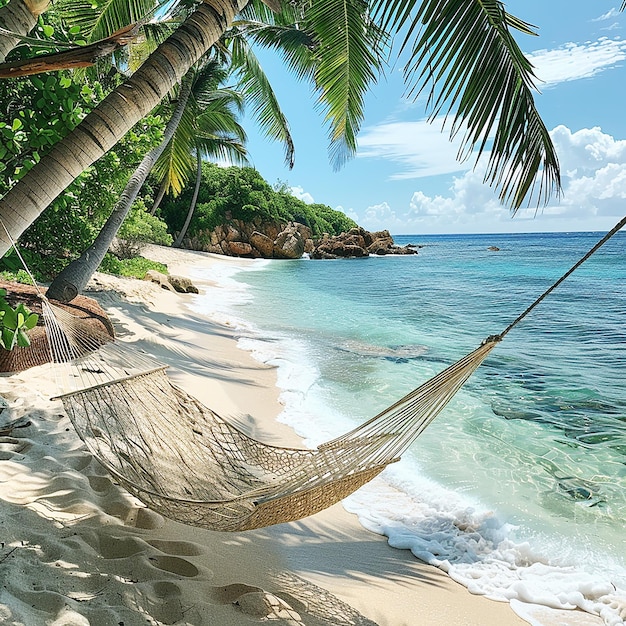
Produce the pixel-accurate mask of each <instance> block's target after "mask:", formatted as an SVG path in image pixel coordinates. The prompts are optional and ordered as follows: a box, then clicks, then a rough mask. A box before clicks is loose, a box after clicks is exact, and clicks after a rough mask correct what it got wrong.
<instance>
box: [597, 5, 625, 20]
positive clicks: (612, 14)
mask: <svg viewBox="0 0 626 626" xmlns="http://www.w3.org/2000/svg"><path fill="white" fill-rule="evenodd" d="M619 14H620V12H619V10H618V9H617V8H615V7H613V8H612V9H609V10H608V11H607V12H606V13H604V14H603V15H601V16H600V17H596V18H594V19H592V20H591V21H592V22H603V21H604V20H610V19H611V18H613V17H617V16H618V15H619Z"/></svg>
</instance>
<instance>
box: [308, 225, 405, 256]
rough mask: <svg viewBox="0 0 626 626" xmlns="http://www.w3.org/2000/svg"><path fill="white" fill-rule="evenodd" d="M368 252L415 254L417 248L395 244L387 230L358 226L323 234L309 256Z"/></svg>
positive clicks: (368, 253) (363, 254)
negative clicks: (335, 233)
mask: <svg viewBox="0 0 626 626" xmlns="http://www.w3.org/2000/svg"><path fill="white" fill-rule="evenodd" d="M370 254H377V255H385V254H417V250H415V248H414V247H412V246H397V245H396V244H395V243H394V241H393V237H392V236H391V235H390V233H389V231H388V230H382V231H378V232H373V233H372V232H369V231H367V230H365V229H364V228H361V227H359V228H352V229H350V230H349V231H347V232H345V233H342V234H341V235H337V236H335V237H330V236H329V235H325V236H324V237H322V239H321V240H320V241H318V243H317V246H315V248H314V249H313V251H312V252H311V258H313V259H336V258H340V257H352V258H354V257H366V256H369V255H370Z"/></svg>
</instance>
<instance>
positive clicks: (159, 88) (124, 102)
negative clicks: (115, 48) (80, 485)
mask: <svg viewBox="0 0 626 626" xmlns="http://www.w3.org/2000/svg"><path fill="white" fill-rule="evenodd" d="M246 4H247V0H222V1H220V0H208V1H207V2H205V3H204V4H201V5H200V6H199V7H198V8H197V9H196V11H195V12H194V13H193V14H192V15H191V16H190V17H189V18H188V19H187V20H185V22H184V23H183V24H182V25H181V26H180V27H179V28H178V29H177V30H176V32H174V33H173V34H172V35H171V36H170V37H169V38H168V39H167V40H166V41H165V42H164V43H162V44H161V45H160V46H159V47H158V48H157V49H156V50H155V52H154V53H153V54H151V55H150V57H149V58H148V59H147V60H146V62H145V63H144V64H143V65H142V66H141V67H140V68H139V70H137V72H135V74H133V76H131V77H130V78H129V79H128V80H127V81H126V82H125V83H124V84H123V85H120V86H119V87H118V88H117V89H115V90H114V91H112V92H111V93H110V94H109V95H108V96H107V97H106V98H105V99H104V100H103V101H102V102H101V103H100V104H99V105H98V106H97V107H96V108H95V109H94V110H93V111H92V112H91V113H90V114H89V115H87V117H85V119H83V120H82V122H81V123H80V124H79V125H78V126H77V127H76V128H75V129H74V130H73V131H72V132H71V133H70V134H69V135H67V136H66V137H65V138H64V139H62V140H61V141H60V142H59V143H58V144H56V145H55V146H54V147H53V148H52V150H51V151H50V152H49V153H48V154H47V155H46V157H45V158H43V159H42V160H41V161H40V162H39V163H37V164H36V165H35V166H34V167H33V168H32V169H31V170H30V171H29V172H28V173H27V174H26V175H25V176H24V178H22V179H21V180H20V181H19V182H18V183H17V184H16V185H15V186H14V187H13V188H12V189H11V190H10V191H9V192H8V193H7V194H6V195H5V196H4V198H2V200H0V220H2V222H4V225H5V226H6V228H7V230H8V232H9V234H10V235H11V238H13V239H14V240H15V239H17V238H18V237H19V236H20V235H21V234H22V233H23V232H24V230H26V228H27V227H28V226H30V224H32V222H33V221H34V220H35V219H37V217H39V215H40V214H41V212H42V211H43V210H44V209H45V208H46V207H47V206H48V205H49V204H50V203H51V202H52V201H53V200H54V199H55V198H56V197H57V196H58V195H59V194H61V193H62V192H63V191H64V190H65V189H66V188H67V186H68V185H69V184H70V183H72V181H73V180H74V179H76V178H77V177H78V176H79V175H80V174H81V172H83V171H84V170H85V169H86V168H87V167H89V166H90V165H91V164H92V163H94V162H95V161H97V160H98V159H99V158H100V157H101V156H102V155H103V154H105V153H106V152H107V151H108V150H110V149H111V148H112V147H113V146H114V145H115V144H116V143H117V142H118V141H119V140H120V139H121V138H122V137H123V136H124V135H125V134H126V133H127V132H128V131H129V130H130V129H131V128H132V127H133V126H134V125H135V124H136V123H137V122H139V121H140V120H141V119H142V118H143V117H145V116H146V115H147V114H148V113H149V112H150V111H151V110H152V109H153V108H154V107H155V106H156V105H157V104H158V103H159V102H160V101H161V100H162V99H163V97H164V96H165V95H166V94H167V93H168V92H169V91H170V90H171V89H172V87H174V85H176V84H177V83H178V82H180V80H181V78H182V77H183V76H184V75H185V74H186V73H187V70H188V69H189V68H190V67H191V66H192V65H193V64H194V63H195V62H196V61H198V59H199V58H200V57H201V56H202V55H203V54H205V53H206V52H207V50H208V49H209V48H210V47H211V46H212V45H213V44H214V43H215V42H216V41H217V40H218V39H219V38H220V37H221V35H222V34H223V33H224V32H225V30H226V29H227V28H228V27H229V25H230V24H231V23H232V21H233V19H234V17H235V15H236V14H237V13H238V12H239V11H240V10H241V9H242V8H243V7H244V6H245V5H246ZM10 246H11V242H10V238H9V237H7V236H6V234H5V233H4V232H2V233H0V256H2V255H3V254H4V253H5V252H6V251H7V250H8V249H9V248H10Z"/></svg>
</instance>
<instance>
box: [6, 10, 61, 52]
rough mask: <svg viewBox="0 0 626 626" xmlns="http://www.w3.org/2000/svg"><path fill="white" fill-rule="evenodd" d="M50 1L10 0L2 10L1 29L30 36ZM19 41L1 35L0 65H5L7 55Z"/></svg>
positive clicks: (15, 38)
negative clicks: (28, 0)
mask: <svg viewBox="0 0 626 626" xmlns="http://www.w3.org/2000/svg"><path fill="white" fill-rule="evenodd" d="M49 4H50V3H49V2H48V0H40V1H35V2H27V1H26V0H9V2H8V3H7V4H6V5H5V6H3V7H2V8H1V9H0V28H4V29H6V30H9V31H11V32H12V33H17V34H18V35H28V33H30V31H31V30H32V29H33V28H34V27H35V24H36V23H37V17H38V16H39V15H41V14H42V13H43V12H44V11H45V10H46V9H47V8H48V6H49ZM18 41H19V39H18V38H17V37H11V36H10V35H6V34H4V33H0V63H4V59H5V58H6V56H7V54H9V52H11V50H13V48H15V46H16V45H17V43H18Z"/></svg>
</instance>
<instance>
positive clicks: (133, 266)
mask: <svg viewBox="0 0 626 626" xmlns="http://www.w3.org/2000/svg"><path fill="white" fill-rule="evenodd" d="M99 269H100V271H101V272H106V273H107V274H115V275H116V276H128V277H130V278H139V279H140V280H143V279H144V277H145V275H146V273H147V272H148V271H149V270H157V271H158V272H161V273H163V274H167V273H168V272H167V265H163V263H158V262H157V261H151V260H150V259H145V258H144V257H141V256H136V257H133V258H132V259H118V258H117V257H116V256H115V255H113V254H111V253H110V252H108V253H107V254H106V256H105V257H104V259H103V261H102V264H101V265H100V268H99Z"/></svg>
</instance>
